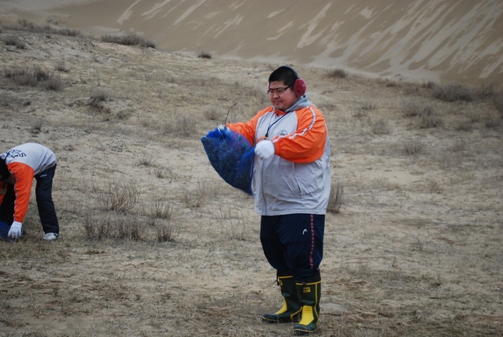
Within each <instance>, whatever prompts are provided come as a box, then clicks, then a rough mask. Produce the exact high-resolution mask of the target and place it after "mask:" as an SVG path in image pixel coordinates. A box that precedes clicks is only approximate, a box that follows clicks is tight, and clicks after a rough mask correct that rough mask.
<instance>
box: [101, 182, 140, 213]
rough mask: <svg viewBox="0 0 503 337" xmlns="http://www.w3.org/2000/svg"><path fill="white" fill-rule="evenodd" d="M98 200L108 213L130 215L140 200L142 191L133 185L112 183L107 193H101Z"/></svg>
mask: <svg viewBox="0 0 503 337" xmlns="http://www.w3.org/2000/svg"><path fill="white" fill-rule="evenodd" d="M97 199H98V204H99V205H100V207H101V208H102V209H104V210H106V211H115V212H117V213H129V212H130V211H131V210H132V209H133V208H134V207H135V206H136V204H137V203H138V200H139V199H140V189H139V188H138V187H137V186H135V185H133V184H127V183H121V182H118V181H110V182H109V183H108V186H107V189H106V191H105V192H102V193H99V194H98V198H97Z"/></svg>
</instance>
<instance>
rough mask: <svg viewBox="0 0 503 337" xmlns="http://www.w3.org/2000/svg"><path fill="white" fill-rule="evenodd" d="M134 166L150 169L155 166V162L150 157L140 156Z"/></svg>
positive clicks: (146, 155)
mask: <svg viewBox="0 0 503 337" xmlns="http://www.w3.org/2000/svg"><path fill="white" fill-rule="evenodd" d="M136 165H138V166H145V167H151V166H154V165H155V160H154V158H153V157H152V155H148V154H142V155H141V156H140V157H139V158H138V160H137V162H136Z"/></svg>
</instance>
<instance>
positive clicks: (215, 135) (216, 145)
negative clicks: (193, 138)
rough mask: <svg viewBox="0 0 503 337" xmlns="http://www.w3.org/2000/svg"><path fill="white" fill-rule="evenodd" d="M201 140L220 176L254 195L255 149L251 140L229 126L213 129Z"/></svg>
mask: <svg viewBox="0 0 503 337" xmlns="http://www.w3.org/2000/svg"><path fill="white" fill-rule="evenodd" d="M201 142H202V143H203V146H204V150H205V151H206V155H207V156H208V159H209V160H210V163H211V166H213V168H214V169H215V171H217V173H218V174H219V175H220V177H221V178H222V179H223V180H225V182H227V183H228V184H229V185H231V186H232V187H234V188H238V189H240V190H242V191H244V192H246V193H248V194H250V195H252V190H251V181H252V177H253V158H254V149H253V146H252V145H251V144H250V142H249V141H248V140H247V139H246V138H245V137H244V136H243V135H241V134H240V133H237V132H235V131H232V130H230V129H229V128H225V129H219V128H216V129H215V130H211V131H210V132H208V134H207V135H206V136H205V137H202V138H201Z"/></svg>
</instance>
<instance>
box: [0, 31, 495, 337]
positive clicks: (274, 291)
mask: <svg viewBox="0 0 503 337" xmlns="http://www.w3.org/2000/svg"><path fill="white" fill-rule="evenodd" d="M51 22H52V23H53V24H56V22H54V21H51ZM1 30H2V32H1V33H0V37H1V38H2V41H4V38H5V37H6V36H15V37H16V39H17V41H20V42H22V43H24V45H25V48H24V49H19V48H17V47H16V46H15V45H10V46H4V48H2V49H0V57H1V59H2V61H3V64H2V74H4V76H0V84H1V85H0V116H2V123H1V125H0V130H1V131H0V135H1V137H0V138H1V143H0V144H1V145H0V147H1V148H2V150H5V149H8V148H10V147H12V146H14V145H17V144H20V143H22V142H27V141H36V142H40V143H43V144H45V145H47V146H49V147H50V148H52V149H53V150H54V151H55V152H56V155H57V156H58V168H57V172H56V177H55V181H54V187H53V199H54V202H55V205H56V210H57V212H58V217H59V220H60V226H61V233H60V234H61V237H60V239H58V240H57V241H54V242H45V241H43V240H42V239H41V237H42V229H41V226H40V222H39V218H38V214H37V209H36V205H35V200H34V197H32V199H31V202H30V207H29V211H28V214H27V216H26V218H25V221H24V223H23V229H24V230H25V231H26V232H25V235H23V237H22V240H20V241H19V242H17V243H15V244H11V243H5V242H0V260H1V261H2V265H1V266H0V276H1V277H0V289H2V291H1V292H0V293H1V296H0V298H1V301H0V303H1V304H0V335H1V336H2V337H4V336H5V337H6V336H9V337H10V336H16V337H17V336H96V337H102V336H107V337H108V336H126V335H127V336H164V335H170V336H171V335H173V336H247V337H248V336H278V337H279V336H291V335H292V331H291V330H292V326H291V325H289V324H286V325H269V324H262V323H260V321H259V316H260V314H261V313H263V312H272V311H275V310H277V309H278V308H279V306H280V305H281V297H280V294H279V289H278V287H277V286H275V285H273V282H274V280H275V273H274V270H272V268H271V267H270V266H269V265H268V263H267V261H266V260H265V258H264V256H263V253H262V250H261V246H260V242H259V236H260V233H259V231H260V229H259V217H258V216H257V215H256V214H255V212H254V209H253V200H252V198H251V197H250V196H247V195H246V194H244V193H242V192H240V191H236V190H234V189H232V188H231V187H230V186H228V185H227V184H226V183H225V182H223V181H222V180H221V179H220V178H219V176H218V175H217V174H216V173H215V172H214V170H213V169H212V167H211V166H210V164H209V162H208V159H207V157H206V155H205V153H204V150H203V149H202V145H201V141H200V137H201V136H203V135H205V134H206V133H207V132H208V131H209V130H212V129H214V128H215V127H216V126H217V125H218V124H221V122H222V120H223V119H225V118H227V121H228V122H236V121H244V120H247V119H249V118H250V117H252V116H253V115H254V113H255V112H256V111H257V110H259V109H261V108H263V107H264V106H265V105H266V104H269V103H268V99H267V95H266V94H265V90H264V88H265V85H264V84H265V82H266V80H267V76H268V75H269V74H270V72H271V70H273V69H275V67H277V66H279V65H281V64H274V63H262V62H245V61H232V60H220V59H217V58H211V59H205V60H201V59H199V58H198V57H197V55H186V54H179V53H170V52H163V51H159V50H156V49H153V48H148V49H147V48H137V47H136V46H124V45H116V44H110V43H108V42H107V43H105V42H102V41H101V39H100V38H92V39H91V38H90V37H83V36H82V34H76V33H75V34H66V35H64V34H56V33H53V32H52V31H50V30H46V29H44V28H42V27H37V26H34V25H31V24H30V23H29V22H23V23H22V25H19V26H18V27H7V26H3V27H2V29H1ZM55 31H56V29H55ZM57 31H58V32H59V31H60V30H57ZM49 32H50V33H49ZM47 34H50V35H51V37H50V38H47V37H46V35H47ZM76 50H77V51H78V56H77V54H76V53H75V51H76ZM13 51H15V53H14V52H13ZM57 60H64V66H60V67H57V68H56V69H54V64H55V62H57ZM35 67H38V69H41V70H42V71H41V72H40V73H38V72H35V71H34V69H36V68H35ZM49 67H51V69H52V70H55V71H57V74H58V75H59V76H60V77H61V82H62V83H63V84H64V86H63V88H62V89H61V90H46V88H45V87H44V86H43V82H46V81H47V79H45V80H43V79H42V78H43V77H44V75H43V74H45V75H47V76H48V75H49V74H52V72H51V71H48V70H47V69H49ZM65 69H68V71H65ZM202 69H204V71H202ZM296 70H297V71H298V72H299V74H300V75H301V76H302V78H304V79H305V80H306V81H307V82H308V95H309V98H310V99H311V100H312V101H313V102H315V104H317V105H318V106H320V107H325V108H324V109H325V110H324V111H323V112H324V114H325V117H326V120H327V126H328V130H329V135H330V139H331V153H332V160H331V163H330V165H331V172H332V181H334V182H336V181H343V182H344V188H343V186H342V184H336V183H334V184H333V187H332V191H331V198H330V205H329V212H328V213H327V215H326V230H325V246H324V247H325V248H324V260H323V262H322V265H321V269H322V279H323V284H322V302H321V316H320V317H321V324H320V331H319V333H318V334H317V336H327V337H328V336H362V337H363V336H366V337H368V336H387V337H402V336H411V337H419V336H421V337H422V336H501V335H503V325H502V317H503V309H502V308H503V284H502V282H501V280H502V279H503V269H502V264H501V261H502V259H503V256H502V253H501V241H502V240H503V237H502V235H503V234H502V233H503V232H502V229H503V227H502V222H501V186H502V184H503V174H502V173H501V166H502V163H503V162H502V159H501V148H502V141H501V139H502V137H501V134H502V132H503V127H502V125H501V114H502V113H501V107H500V106H501V102H500V101H501V94H500V93H498V90H499V89H498V88H493V89H489V88H481V90H475V89H471V90H472V94H473V99H472V100H471V101H467V100H466V99H465V98H464V97H465V96H463V95H465V94H463V95H460V94H459V93H462V92H464V90H462V89H460V88H459V87H457V86H456V87H455V88H454V89H455V90H454V91H455V93H456V94H455V95H454V96H448V95H447V94H445V93H442V95H446V96H445V97H446V98H443V97H444V96H441V97H442V98H441V99H437V98H434V97H433V96H432V93H433V92H434V91H435V90H437V89H435V88H437V86H438V85H437V84H433V83H429V84H422V83H404V82H401V81H395V82H391V81H385V82H383V80H374V79H369V78H364V77H361V76H357V75H353V74H352V75H351V76H347V77H346V78H344V80H343V81H335V80H333V79H330V78H327V71H328V70H327V69H317V68H310V67H301V66H296ZM6 73H7V74H10V75H9V76H5V74H6ZM21 73H24V74H25V75H23V76H26V77H27V78H28V80H27V82H26V83H27V84H23V83H24V82H23V81H22V80H13V78H17V76H18V75H19V76H20V74H21ZM36 74H38V75H36ZM23 76H20V78H23ZM37 76H38V79H37ZM30 83H31V84H30ZM439 92H442V91H439ZM482 92H483V94H482ZM448 97H454V98H455V100H454V99H453V98H448ZM403 102H407V103H403ZM409 103H410V105H409ZM229 107H232V108H231V109H229ZM228 112H229V113H228ZM227 113H228V116H226V115H227ZM355 117H358V118H355ZM460 123H468V124H469V125H470V127H469V128H467V127H466V126H465V127H463V128H460V127H459V125H460Z"/></svg>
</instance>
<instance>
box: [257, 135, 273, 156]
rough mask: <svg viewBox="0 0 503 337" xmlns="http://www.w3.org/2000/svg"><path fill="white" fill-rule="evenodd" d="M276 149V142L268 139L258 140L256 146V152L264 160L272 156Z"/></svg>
mask: <svg viewBox="0 0 503 337" xmlns="http://www.w3.org/2000/svg"><path fill="white" fill-rule="evenodd" d="M275 151H276V149H275V148H274V144H273V143H272V142H271V141H270V140H267V139H266V140H262V141H260V142H258V144H257V146H255V154H256V155H257V156H258V157H259V158H260V159H262V160H263V159H267V158H270V157H271V156H272V155H273V154H274V152H275Z"/></svg>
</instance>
